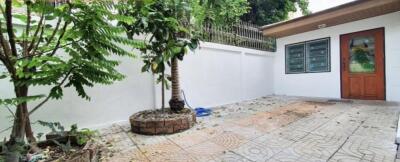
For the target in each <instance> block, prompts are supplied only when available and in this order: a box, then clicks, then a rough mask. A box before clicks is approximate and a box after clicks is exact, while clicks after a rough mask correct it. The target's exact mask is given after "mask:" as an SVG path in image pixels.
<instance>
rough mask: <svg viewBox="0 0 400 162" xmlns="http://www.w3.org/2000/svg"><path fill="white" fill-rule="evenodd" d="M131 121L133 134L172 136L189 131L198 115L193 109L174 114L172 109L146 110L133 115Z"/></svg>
mask: <svg viewBox="0 0 400 162" xmlns="http://www.w3.org/2000/svg"><path fill="white" fill-rule="evenodd" d="M129 121H130V123H131V129H132V132H134V133H138V134H144V135H162V134H172V133H177V132H181V131H184V130H187V129H189V128H191V127H193V126H194V124H195V123H196V114H195V113H194V112H193V111H192V110H191V109H183V110H182V111H181V112H179V113H174V112H172V111H171V109H165V110H164V112H162V110H160V109H157V110H145V111H141V112H138V113H135V114H133V115H132V116H131V117H130V118H129Z"/></svg>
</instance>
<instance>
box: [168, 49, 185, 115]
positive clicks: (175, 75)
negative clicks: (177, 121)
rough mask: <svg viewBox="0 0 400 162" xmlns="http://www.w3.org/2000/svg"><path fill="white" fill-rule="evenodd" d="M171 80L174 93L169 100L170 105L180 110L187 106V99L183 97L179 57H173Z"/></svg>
mask: <svg viewBox="0 0 400 162" xmlns="http://www.w3.org/2000/svg"><path fill="white" fill-rule="evenodd" d="M171 82H172V90H171V92H172V95H171V100H169V106H170V108H171V110H172V111H174V112H178V111H181V110H182V109H183V108H184V107H185V101H183V100H182V97H181V93H180V91H181V89H180V84H179V68H178V58H177V57H173V58H172V59H171Z"/></svg>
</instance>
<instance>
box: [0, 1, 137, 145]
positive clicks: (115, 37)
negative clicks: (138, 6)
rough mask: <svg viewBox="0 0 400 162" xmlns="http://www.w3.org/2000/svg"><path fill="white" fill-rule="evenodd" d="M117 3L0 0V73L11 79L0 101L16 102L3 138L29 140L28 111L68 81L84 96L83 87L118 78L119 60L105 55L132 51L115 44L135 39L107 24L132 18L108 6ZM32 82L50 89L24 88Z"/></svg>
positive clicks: (57, 92) (57, 95) (55, 94)
mask: <svg viewBox="0 0 400 162" xmlns="http://www.w3.org/2000/svg"><path fill="white" fill-rule="evenodd" d="M122 7H125V6H118V5H114V4H113V3H112V1H108V0H102V1H93V2H90V3H88V2H84V1H83V0H82V1H81V0H74V1H71V2H69V1H67V3H62V4H54V3H50V2H49V1H47V0H38V1H30V0H24V1H22V0H20V1H19V0H5V1H3V2H1V6H0V9H1V13H2V17H1V18H0V26H1V28H0V61H1V62H0V65H2V66H5V68H6V69H7V71H6V72H5V73H4V74H2V75H1V79H8V80H9V81H10V82H11V83H12V85H13V87H14V90H15V97H14V98H7V99H1V100H0V105H14V106H16V110H15V113H14V114H13V116H14V123H13V127H12V132H11V136H10V140H9V142H8V143H9V144H13V143H15V142H16V141H21V140H24V138H25V136H26V137H27V139H28V141H29V142H35V137H34V135H33V131H32V128H31V124H30V118H29V116H30V115H31V114H32V113H34V112H36V111H37V110H38V109H39V108H40V107H41V106H42V105H43V104H45V103H46V102H47V101H49V100H51V99H61V98H62V96H63V88H65V87H73V88H75V90H76V92H77V93H78V95H79V96H80V97H82V98H84V99H87V100H89V99H90V97H89V96H88V94H87V93H86V91H85V88H86V87H92V86H94V85H95V84H112V83H113V82H114V81H118V80H121V79H123V78H124V76H123V75H122V74H121V73H119V72H118V71H117V70H116V69H115V68H116V67H117V66H118V64H119V62H118V61H117V60H113V59H110V56H112V55H119V56H130V57H133V56H134V55H133V54H132V53H131V52H129V51H126V50H124V49H123V48H121V46H119V45H120V44H124V45H130V46H133V47H137V46H140V43H138V42H136V41H133V40H130V39H127V38H126V37H124V36H121V33H123V32H124V31H125V29H124V28H122V27H118V26H116V25H115V24H112V23H113V22H115V21H121V22H124V23H127V24H130V23H133V22H134V19H133V18H131V17H126V16H121V15H119V14H118V13H115V12H114V11H115V10H116V9H118V8H122ZM15 23H19V24H18V25H16V24H15ZM35 86H49V87H51V90H50V92H49V94H47V95H38V94H30V93H29V89H31V88H32V87H35ZM38 99H41V100H42V101H40V102H39V104H38V105H36V106H33V107H30V109H28V102H30V101H32V100H38Z"/></svg>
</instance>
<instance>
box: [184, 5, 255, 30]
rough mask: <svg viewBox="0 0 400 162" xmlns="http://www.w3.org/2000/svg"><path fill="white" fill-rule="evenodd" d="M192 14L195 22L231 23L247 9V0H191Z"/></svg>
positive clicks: (199, 23)
mask: <svg viewBox="0 0 400 162" xmlns="http://www.w3.org/2000/svg"><path fill="white" fill-rule="evenodd" d="M190 5H191V7H192V10H193V11H192V12H191V13H192V16H193V17H194V18H195V20H196V24H198V25H203V24H204V23H213V24H217V25H222V24H225V25H226V24H232V23H235V22H237V21H238V20H239V18H240V16H242V15H243V14H245V13H247V12H248V11H249V3H248V2H247V0H192V1H190Z"/></svg>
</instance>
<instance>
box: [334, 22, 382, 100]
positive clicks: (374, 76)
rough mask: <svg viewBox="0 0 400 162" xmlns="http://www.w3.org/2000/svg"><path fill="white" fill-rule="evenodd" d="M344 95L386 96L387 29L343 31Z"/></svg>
mask: <svg viewBox="0 0 400 162" xmlns="http://www.w3.org/2000/svg"><path fill="white" fill-rule="evenodd" d="M340 49H341V79H342V98H347V99H366V100H385V61H384V55H385V54H384V29H383V28H379V29H373V30H368V31H361V32H356V33H350V34H345V35H341V37H340Z"/></svg>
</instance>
